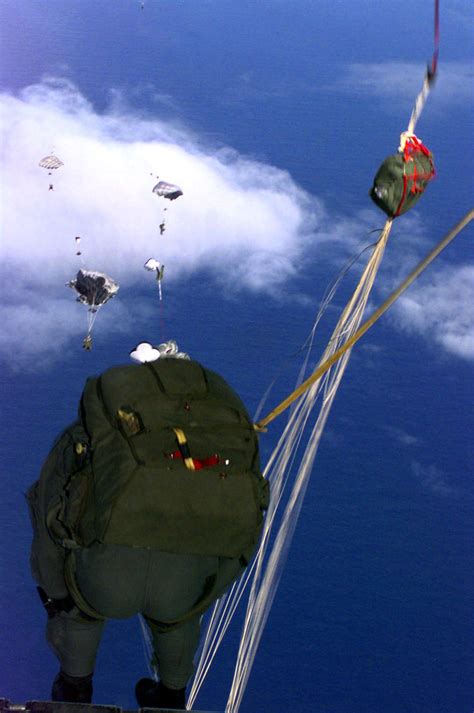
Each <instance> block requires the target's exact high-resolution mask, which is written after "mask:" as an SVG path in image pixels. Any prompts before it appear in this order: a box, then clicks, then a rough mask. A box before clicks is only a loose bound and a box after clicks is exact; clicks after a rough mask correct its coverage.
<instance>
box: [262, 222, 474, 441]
mask: <svg viewBox="0 0 474 713" xmlns="http://www.w3.org/2000/svg"><path fill="white" fill-rule="evenodd" d="M473 218H474V209H471V210H470V211H468V212H467V213H466V215H465V216H464V217H463V218H461V220H460V221H459V222H458V223H457V224H456V225H455V226H454V227H453V228H452V229H451V230H450V231H449V233H447V235H445V237H444V238H442V239H441V240H440V242H439V243H438V244H437V245H436V246H435V247H434V248H433V249H432V250H431V251H430V252H429V253H428V255H426V257H425V258H424V259H423V260H422V261H421V262H419V263H418V265H417V266H416V267H415V268H414V270H412V272H411V273H410V274H409V275H408V276H407V277H406V278H405V280H403V282H402V283H401V284H400V285H399V286H398V287H397V289H396V290H394V291H393V292H392V293H391V294H390V295H389V297H387V299H386V300H385V302H383V303H382V304H381V305H380V307H379V308H378V309H377V310H376V311H375V312H374V313H373V314H372V315H371V316H370V317H369V319H367V320H366V321H365V322H364V324H363V325H362V326H361V327H360V328H359V329H358V330H357V331H356V333H355V334H352V335H351V336H350V337H349V338H348V339H347V341H346V342H345V344H343V345H342V346H341V347H339V348H338V349H337V350H336V351H335V352H334V353H333V354H332V355H331V356H329V357H328V358H327V359H326V360H325V361H323V362H322V363H320V364H319V366H318V367H317V368H316V370H315V371H314V373H313V374H312V375H311V376H310V377H309V378H308V379H306V381H304V382H303V383H302V384H301V385H300V386H299V387H298V388H297V389H295V391H293V392H292V393H291V394H290V395H289V396H288V397H287V398H286V399H285V400H284V401H282V402H281V404H279V405H278V406H277V407H276V408H274V409H273V411H271V412H270V413H269V414H268V416H266V417H265V418H263V419H261V420H260V421H259V422H258V423H256V424H255V428H256V430H258V431H261V430H264V429H265V427H266V426H267V425H268V424H269V423H270V422H271V421H273V420H274V419H275V418H276V417H277V416H279V415H280V413H282V411H284V410H285V409H286V408H288V406H290V404H291V403H293V401H295V400H296V399H297V398H298V397H299V396H301V394H302V393H303V392H304V391H305V389H308V388H309V387H310V386H311V385H312V384H313V383H314V382H315V381H317V380H318V379H319V378H320V377H321V375H322V374H324V373H325V372H326V371H327V370H328V369H329V368H330V367H331V366H332V365H333V364H334V363H335V362H336V361H337V360H338V359H339V358H340V357H341V356H342V355H343V354H344V352H345V351H347V350H348V349H350V348H351V347H352V346H353V345H354V344H355V343H356V342H357V341H358V340H359V339H360V338H361V337H362V336H363V335H364V334H365V333H366V332H367V331H368V330H369V329H370V327H372V326H373V325H374V324H375V322H376V321H377V320H378V319H380V317H381V316H382V315H383V314H384V313H385V312H386V311H387V310H388V309H389V307H391V306H392V304H393V303H394V302H395V301H396V300H397V299H398V298H399V297H400V295H401V294H402V293H403V292H405V290H406V289H407V288H408V287H409V286H410V285H411V284H412V282H414V280H416V278H417V277H418V276H419V275H420V274H421V273H422V272H423V271H424V270H425V269H426V268H427V267H428V265H430V263H432V262H433V260H434V259H435V258H436V257H437V256H438V255H439V254H440V252H441V251H442V250H444V248H445V247H446V246H447V245H449V243H450V242H451V241H452V240H454V238H455V237H456V236H457V235H458V234H459V233H460V232H461V230H463V228H465V227H466V225H468V223H470V222H471V220H472V219H473ZM387 222H388V221H387Z"/></svg>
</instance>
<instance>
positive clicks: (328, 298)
mask: <svg viewBox="0 0 474 713" xmlns="http://www.w3.org/2000/svg"><path fill="white" fill-rule="evenodd" d="M373 232H382V231H381V230H379V229H377V231H373ZM375 245H376V243H370V245H366V246H365V247H363V248H362V250H360V251H359V252H358V253H357V254H356V255H353V256H352V257H351V258H350V259H349V260H348V261H347V263H346V264H345V265H344V267H343V268H342V270H341V271H340V272H339V274H338V275H337V276H336V278H335V279H334V280H333V282H332V283H331V284H330V285H329V286H328V287H327V288H326V291H325V292H324V295H323V299H322V300H321V304H320V306H319V310H318V313H317V315H316V319H315V321H314V323H313V326H312V327H311V331H310V332H309V334H308V336H307V337H306V339H305V341H304V343H303V345H302V346H301V347H300V348H299V349H298V350H297V351H295V352H293V354H291V355H290V357H288V359H287V360H285V363H287V362H288V361H289V360H290V359H291V360H293V359H294V358H295V357H297V356H298V355H299V354H301V353H302V352H304V351H306V355H305V358H304V361H303V364H302V366H301V369H300V372H299V375H298V378H297V381H296V386H299V385H300V384H301V382H302V381H303V378H304V374H305V373H306V370H307V366H308V361H309V358H310V355H311V350H312V348H313V343H314V338H315V335H316V329H317V327H318V325H319V323H320V321H321V319H322V318H323V316H324V314H325V313H326V310H327V308H328V307H329V305H330V304H331V302H332V300H333V299H334V296H335V294H336V292H337V290H338V289H339V286H340V284H341V282H342V281H343V280H344V278H345V276H346V275H347V273H348V272H349V271H350V269H351V268H352V267H353V265H355V263H356V262H357V261H358V260H359V259H360V257H361V256H362V255H363V254H364V253H365V252H366V251H367V250H369V249H370V248H373V247H375ZM282 371H283V367H281V368H280V369H279V370H278V372H277V374H276V376H275V377H274V378H273V379H272V381H271V382H270V384H269V386H268V387H267V389H266V391H265V393H264V394H263V396H262V398H261V399H260V403H259V404H258V406H257V410H256V412H255V415H254V421H257V420H258V418H259V416H260V413H261V411H262V409H263V407H264V405H265V403H266V401H267V399H268V397H269V395H270V393H271V390H272V389H273V387H274V385H275V383H276V381H277V380H278V378H279V376H280V375H281V373H282Z"/></svg>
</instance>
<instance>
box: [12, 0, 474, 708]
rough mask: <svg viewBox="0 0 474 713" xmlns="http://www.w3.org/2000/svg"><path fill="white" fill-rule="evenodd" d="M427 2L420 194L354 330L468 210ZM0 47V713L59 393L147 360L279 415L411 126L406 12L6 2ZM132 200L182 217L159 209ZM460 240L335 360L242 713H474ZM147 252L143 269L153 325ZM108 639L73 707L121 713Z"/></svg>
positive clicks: (220, 683)
mask: <svg viewBox="0 0 474 713" xmlns="http://www.w3.org/2000/svg"><path fill="white" fill-rule="evenodd" d="M440 4H441V8H440V17H441V22H440V36H441V44H440V59H439V76H438V80H437V83H436V85H435V87H434V89H433V91H432V93H431V94H430V96H429V98H428V101H427V104H426V107H425V109H424V112H423V114H422V117H421V119H420V121H419V124H418V126H417V134H418V136H419V137H420V138H421V139H422V141H423V142H424V143H425V144H426V145H427V146H428V147H429V148H430V149H431V150H432V151H433V154H434V158H435V165H436V170H437V175H436V178H435V179H434V180H433V182H432V183H431V184H430V185H429V186H428V188H427V191H426V194H425V195H424V196H423V197H422V198H421V200H420V201H419V203H418V204H417V206H416V208H414V209H413V210H412V211H411V212H409V213H408V214H406V215H405V216H402V217H400V218H399V219H397V220H396V221H395V225H394V228H393V231H392V235H391V238H390V241H389V244H388V247H387V251H386V255H385V257H384V261H383V264H382V267H381V269H380V272H379V275H378V278H377V281H376V284H375V287H374V291H373V293H372V297H371V300H370V307H369V311H370V309H373V308H374V307H375V306H376V305H378V304H380V303H381V302H382V301H383V299H384V298H385V297H386V296H387V295H388V294H389V293H390V291H391V290H392V289H394V287H396V286H397V284H398V283H399V282H400V281H401V280H402V279H403V277H404V276H406V274H408V272H409V271H410V270H411V269H412V268H413V266H414V265H415V264H416V263H417V261H418V260H420V259H421V258H422V257H423V256H424V255H425V254H426V253H427V252H428V251H429V250H430V249H431V247H433V245H434V244H435V243H436V242H437V241H438V240H440V239H441V237H442V236H443V235H444V234H445V233H446V232H447V231H448V230H449V229H450V228H451V227H452V226H453V225H454V224H455V223H456V222H457V221H458V220H459V219H460V218H461V217H462V216H463V215H464V214H465V213H466V212H467V211H468V210H469V209H470V208H471V207H472V195H473V181H472V171H471V169H470V164H469V161H468V157H469V156H470V155H472V154H473V148H474V146H473V139H472V136H473V135H474V132H473V131H472V129H473V123H474V122H473V109H472V107H473V102H472V100H473V86H474V85H473V81H472V78H473V41H472V37H473V20H474V12H473V9H472V4H471V3H470V2H469V1H468V0H446V1H443V0H441V3H440ZM0 24H1V30H0V33H1V34H0V65H1V66H0V127H1V138H2V141H1V146H2V148H1V154H0V156H1V166H2V184H1V198H0V211H1V217H0V221H1V223H0V228H1V266H0V270H1V282H0V284H1V288H0V311H1V323H2V325H3V329H2V330H1V332H0V358H1V360H2V368H1V372H0V373H1V377H0V379H1V389H2V397H3V398H2V404H3V408H2V423H3V429H2V430H3V432H4V433H5V434H6V438H5V439H4V442H3V444H2V451H1V458H2V478H3V480H4V492H5V498H4V501H3V503H2V505H1V506H0V507H2V516H3V521H4V523H5V528H6V538H5V539H4V544H3V545H0V555H1V560H0V561H1V567H2V574H3V577H2V583H1V584H0V594H1V598H2V603H1V612H0V618H1V624H2V629H3V630H4V632H5V634H4V636H5V639H6V641H7V642H8V644H7V647H8V651H9V652H10V655H9V656H8V660H7V663H6V664H5V666H4V667H3V673H0V694H1V695H5V696H6V697H7V698H9V699H10V700H15V701H17V702H18V701H24V700H28V699H31V698H47V696H48V691H49V686H50V681H51V680H52V678H53V676H54V673H55V670H56V664H55V661H54V659H53V657H52V654H50V652H49V651H48V650H47V647H46V644H45V643H44V641H43V626H44V621H43V617H42V611H41V609H40V607H39V604H38V602H37V601H36V600H35V593H34V587H33V583H32V581H31V578H30V575H29V571H28V548H29V542H30V533H29V529H28V528H29V523H28V520H27V513H26V509H25V506H24V500H23V493H24V491H25V490H26V489H27V487H28V485H29V484H30V483H31V482H32V481H33V480H34V479H35V477H36V476H37V474H38V471H39V468H40V466H41V463H42V460H43V459H44V457H45V455H46V453H47V452H48V449H49V447H50V444H51V442H52V440H53V438H54V437H55V435H56V434H57V433H58V432H59V431H60V430H61V429H62V428H63V427H64V425H65V424H67V423H68V422H70V421H71V420H72V419H73V418H74V415H75V412H76V408H77V402H78V399H79V397H80V393H81V390H82V386H83V384H84V381H85V379H86V377H87V376H89V375H91V374H97V373H100V372H101V371H102V370H104V369H105V368H107V367H109V366H112V365H114V364H120V363H127V361H128V360H129V357H128V355H129V352H130V351H131V350H132V349H133V348H134V347H135V346H136V345H137V343H139V342H140V341H144V340H146V341H150V342H151V343H153V344H157V343H158V342H160V341H162V340H164V339H168V338H174V339H176V341H177V342H178V345H179V347H180V348H181V349H182V350H184V351H186V352H189V353H190V354H191V356H193V357H195V358H197V359H198V360H200V361H202V362H203V363H204V364H205V365H206V366H208V367H210V368H212V369H215V370H216V371H218V372H219V373H221V374H222V375H223V376H224V377H225V378H226V379H228V381H229V382H230V383H231V384H232V385H233V386H234V387H235V388H236V390H237V391H238V392H239V394H240V395H241V397H242V398H243V399H244V401H245V402H246V404H247V406H248V408H249V411H250V412H251V413H254V412H255V410H256V409H257V407H258V404H259V401H260V398H261V396H262V395H263V393H264V392H265V391H266V389H267V387H268V385H269V384H270V382H272V380H273V379H275V377H277V376H278V379H277V382H276V384H275V387H274V389H273V391H272V394H271V396H270V399H269V404H268V406H271V405H274V404H275V403H277V402H278V400H279V398H282V397H283V396H285V395H286V393H287V392H288V391H289V390H290V389H291V388H292V384H293V381H294V379H295V378H296V375H297V372H298V359H297V357H295V354H296V353H297V352H298V350H299V348H300V347H301V345H302V344H303V342H304V340H305V338H306V336H307V334H308V333H309V331H310V329H311V326H312V323H313V320H314V317H315V315H316V313H317V311H318V307H319V304H320V302H321V300H322V299H323V297H324V294H325V291H326V289H327V287H328V286H329V285H330V284H331V283H332V281H333V280H334V279H335V278H336V277H337V276H338V275H339V274H340V273H341V270H343V269H344V267H345V266H346V265H347V263H348V261H349V260H350V259H351V258H352V257H353V256H354V255H356V254H358V253H359V252H361V250H362V249H363V248H364V247H366V246H367V245H370V244H371V243H373V242H374V240H375V239H376V232H373V231H377V230H378V229H380V228H381V227H382V226H383V223H384V219H385V218H384V215H383V213H381V212H380V210H379V209H378V208H377V207H376V206H374V205H373V204H372V203H371V201H370V199H369V197H368V190H369V188H370V186H371V183H372V180H373V176H374V175H375V172H376V171H377V169H378V166H379V165H380V163H381V162H382V161H383V159H384V158H385V157H386V156H387V155H389V154H391V153H394V152H395V151H396V149H397V147H398V143H399V135H400V133H401V131H403V130H405V129H406V126H407V124H408V119H409V116H410V112H411V108H412V106H413V103H414V99H415V97H416V94H417V92H418V90H419V88H420V86H421V82H422V79H423V73H424V71H425V67H426V63H427V62H428V61H429V59H430V57H431V53H432V42H433V4H432V3H431V2H427V1H426V0H425V1H424V2H421V0H419V1H418V2H415V3H413V2H411V3H408V2H405V1H404V0H402V2H400V3H398V4H397V5H396V6H395V5H394V4H393V3H389V2H388V1H385V0H382V1H380V0H379V1H377V2H376V1H375V0H365V1H364V2H362V0H353V1H351V2H347V1H344V2H342V1H341V0H337V1H336V0H332V1H331V2H329V0H322V1H321V2H318V3H314V2H311V1H310V0H259V2H258V3H255V2H249V1H246V0H243V1H241V2H238V3H237V2H235V0H232V1H231V0H200V2H199V3H198V2H193V1H192V0H174V1H173V2H171V1H168V0H145V3H144V8H143V9H142V8H141V3H140V2H137V1H135V0H49V1H48V3H47V4H46V3H44V2H41V1H40V0H23V1H22V2H21V3H18V2H14V1H13V0H3V2H2V3H1V5H0ZM52 152H54V153H55V154H56V155H57V156H58V157H59V158H60V159H61V160H62V161H63V163H64V165H63V166H62V167H61V168H60V169H58V170H57V171H55V172H54V175H52V176H51V177H50V176H48V172H47V171H46V170H44V169H42V168H40V167H39V166H38V162H39V161H40V159H41V158H43V156H46V155H48V154H50V153H52ZM157 180H167V181H170V182H172V183H175V184H178V185H179V186H180V187H181V189H182V191H183V196H182V197H181V198H179V199H178V200H176V201H173V202H172V203H169V204H166V202H165V201H164V200H163V199H160V198H158V197H157V196H156V195H154V194H153V193H152V188H153V186H154V185H155V183H156V182H157ZM51 182H52V183H53V185H54V190H51V191H50V190H48V187H49V184H50V183H51ZM164 208H167V210H166V211H165V210H164ZM163 219H165V221H166V231H165V233H164V234H163V235H162V236H161V235H160V231H159V224H160V222H161V221H162V220H163ZM78 236H80V237H81V242H80V250H81V253H82V255H81V256H78V255H76V252H77V243H76V240H75V238H76V237H78ZM472 238H473V228H472V225H471V226H469V227H468V228H466V230H465V231H464V232H463V233H462V234H461V235H460V236H459V237H458V238H456V240H455V241H454V243H453V244H452V245H451V246H449V248H448V249H447V250H446V251H445V252H444V253H443V254H442V255H441V256H440V257H439V258H438V259H437V260H436V261H435V263H434V264H433V265H432V266H431V267H430V268H429V269H428V270H427V272H426V273H425V274H424V275H423V276H422V277H421V278H420V279H419V280H418V281H417V282H416V283H415V284H414V285H413V286H412V287H411V288H410V289H409V291H408V292H407V293H406V294H405V295H404V296H403V297H402V298H401V299H400V300H399V302H398V303H397V304H396V305H395V306H394V307H393V308H392V309H391V310H390V312H389V313H388V314H387V315H386V316H384V317H383V319H382V320H381V322H380V323H379V324H377V325H376V326H375V327H374V328H373V329H372V330H371V332H370V333H369V334H368V335H367V336H366V337H364V339H363V341H362V342H361V343H360V345H358V346H357V347H356V348H355V350H354V352H353V355H352V357H351V363H350V366H349V369H348V372H347V374H346V376H345V379H344V381H343V384H342V386H341V388H340V392H339V394H338V397H337V399H336V402H335V405H334V409H333V414H332V415H331V418H330V420H329V423H328V426H327V428H326V433H325V437H324V440H323V444H322V446H321V450H320V453H319V455H318V460H317V463H316V466H315V469H314V474H313V480H312V484H311V486H310V489H309V491H308V495H307V500H306V503H305V506H304V508H303V512H302V515H301V518H300V523H299V524H298V528H297V532H296V535H295V541H294V543H293V546H292V550H291V552H290V557H289V560H288V565H287V570H286V573H285V575H284V577H283V579H282V582H281V586H280V590H279V592H278V594H277V597H276V600H275V604H274V609H273V611H272V614H271V615H270V619H269V622H268V625H267V629H266V633H265V636H264V638H263V641H262V644H261V648H260V652H259V654H258V657H257V660H256V663H255V670H254V674H253V676H252V678H251V680H250V683H249V687H248V691H247V693H246V696H245V698H244V702H243V704H242V709H241V710H242V711H243V712H244V713H245V712H246V711H249V712H250V711H254V710H256V709H262V710H265V711H271V712H272V713H273V711H274V712H275V713H278V712H279V711H283V710H287V708H288V706H289V705H291V706H292V710H295V711H300V710H301V712H303V711H305V710H308V709H310V708H311V707H313V708H312V709H315V710H320V711H328V712H329V711H331V712H333V711H335V712H337V713H346V711H347V713H349V711H351V713H354V711H361V712H362V711H366V710H369V709H371V710H374V709H376V708H377V706H379V707H380V709H381V708H383V709H384V711H394V712H395V711H397V712H398V711H417V712H418V711H427V713H428V712H429V713H437V711H439V712H440V713H441V711H443V712H446V711H450V712H451V711H452V712H453V713H457V712H458V711H459V713H462V712H463V711H468V710H469V711H470V710H471V709H472V694H473V690H472V684H471V683H470V681H472V680H474V677H473V676H472V671H473V666H472V664H473V657H472V642H470V641H469V635H468V631H469V626H470V625H471V627H472V621H471V620H470V614H469V611H470V607H469V604H468V602H469V598H470V597H471V598H472V585H473V579H472V571H473V568H472V554H470V548H469V542H470V540H472V534H473V533H472V524H471V520H472V517H470V515H471V514H472V505H473V500H474V498H473V489H472V478H470V476H471V475H472V455H473V453H472V444H471V440H470V438H469V434H470V433H472V426H473V417H472V393H473V370H472V365H473V361H474V330H473V312H472V304H473V298H474V262H473V247H472V246H473V242H472ZM367 254H368V253H367V252H366V253H364V254H363V255H362V256H361V258H360V260H359V261H358V262H357V263H356V264H355V265H354V266H353V267H352V268H351V270H350V271H349V272H348V274H347V275H346V277H345V278H344V281H343V283H342V286H341V287H340V289H339V290H338V293H337V295H336V297H335V299H334V300H333V301H332V303H331V305H330V307H329V308H328V310H327V312H326V315H325V319H324V322H323V324H322V325H321V330H320V332H318V334H317V339H316V343H315V348H314V352H313V354H312V357H311V359H312V362H313V363H316V361H317V357H318V354H320V353H321V352H322V351H323V349H324V346H325V339H326V340H327V338H328V335H329V334H330V331H331V328H332V327H333V326H334V324H335V322H336V321H337V317H338V315H339V314H340V311H341V309H342V307H343V305H344V303H345V300H346V299H347V298H348V297H349V295H350V294H351V291H352V290H353V289H354V287H355V284H356V282H357V277H358V275H360V271H361V269H362V265H363V264H364V259H365V257H364V256H366V255H367ZM150 257H155V258H156V259H158V260H160V261H161V262H162V263H164V265H165V278H164V280H163V302H162V303H161V304H160V303H159V300H158V294H157V290H156V283H155V281H154V278H153V275H152V274H151V273H149V272H147V271H146V270H145V269H144V267H143V266H144V263H145V262H146V261H147V259H148V258H150ZM81 267H85V268H87V269H92V270H99V271H102V272H105V273H106V274H108V275H110V276H111V277H112V278H113V279H114V280H116V281H117V282H118V283H119V285H120V290H119V292H118V294H117V296H116V297H114V299H113V300H111V301H110V302H109V303H108V304H107V305H105V306H104V308H103V309H101V310H100V312H99V314H98V316H97V320H96V322H95V325H94V331H93V349H92V351H91V352H90V353H85V352H84V351H83V350H82V349H81V343H82V339H83V337H84V335H85V332H86V329H87V317H86V309H85V307H84V305H81V304H79V303H78V302H76V301H75V299H74V297H75V295H74V293H73V291H72V290H71V289H70V288H68V287H66V285H67V283H68V282H69V281H70V280H71V279H73V278H74V276H75V274H76V273H77V271H78V269H80V268H81ZM27 414H28V415H27ZM279 429H280V426H277V425H275V427H274V429H272V430H271V433H269V434H268V436H265V437H264V439H262V443H261V447H262V454H263V457H264V459H265V458H266V457H268V455H269V453H270V452H271V450H272V447H273V445H274V443H275V440H276V438H277V436H278V433H279ZM20 464H21V467H19V465H20ZM109 628H110V633H107V634H106V637H105V638H104V642H103V646H102V649H101V652H102V653H101V657H102V658H100V660H99V663H98V670H97V674H96V699H97V702H100V703H111V702H115V703H116V704H117V705H122V706H124V707H132V706H133V705H134V702H133V698H132V692H133V681H134V680H135V679H133V675H136V678H138V677H140V675H143V674H144V673H145V671H144V670H143V669H144V662H143V655H142V653H141V649H140V642H139V638H138V634H137V633H134V632H135V629H136V623H135V622H121V623H118V624H117V625H116V626H115V628H114V626H112V625H111V626H110V627H109ZM235 636H236V634H233V635H231V639H232V637H234V639H235ZM124 637H126V640H127V641H132V642H133V644H131V645H130V646H129V647H125V645H124ZM133 637H135V638H133ZM2 655H3V654H2ZM112 662H114V663H113V664H112ZM231 667H232V646H231V645H230V646H229V649H228V650H227V652H226V653H224V654H223V655H222V659H221V660H219V661H218V662H217V663H216V671H215V673H213V674H212V676H211V683H210V685H209V687H208V689H207V690H205V691H204V692H203V698H202V699H199V700H198V704H199V707H202V708H203V709H204V708H206V709H209V710H219V709H223V706H224V703H225V698H226V690H228V685H229V671H231ZM127 671H129V672H130V673H129V674H128V676H127V675H125V674H126V672H127ZM132 672H133V673H132ZM128 678H130V680H128ZM296 692H297V693H296ZM295 697H296V698H297V700H295ZM112 699H113V700H112ZM201 700H202V703H201V702H200V701H201Z"/></svg>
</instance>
